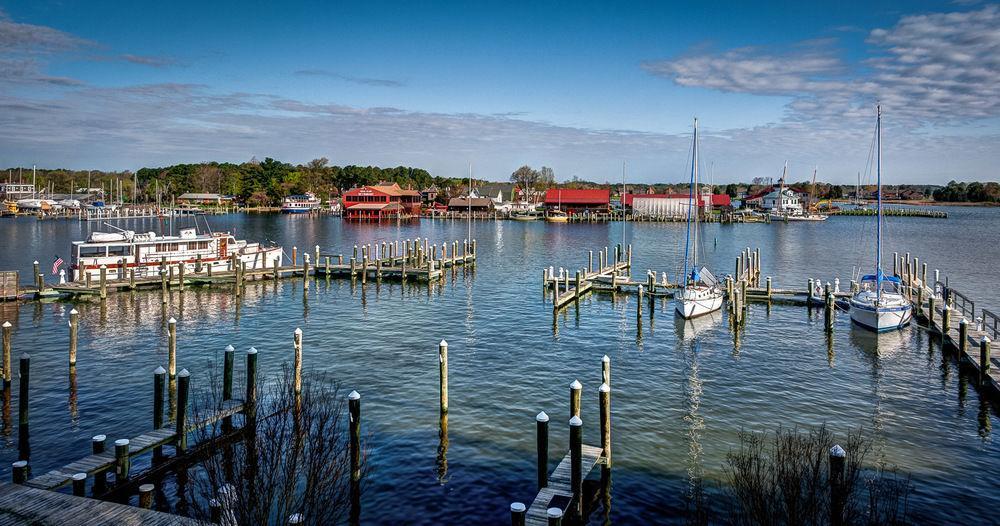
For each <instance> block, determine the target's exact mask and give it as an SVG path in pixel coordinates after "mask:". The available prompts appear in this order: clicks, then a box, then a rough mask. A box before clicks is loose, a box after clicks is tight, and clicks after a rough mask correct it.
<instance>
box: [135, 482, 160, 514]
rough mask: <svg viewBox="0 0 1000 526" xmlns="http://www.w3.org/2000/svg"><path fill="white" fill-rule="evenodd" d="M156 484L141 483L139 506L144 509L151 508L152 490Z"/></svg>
mask: <svg viewBox="0 0 1000 526" xmlns="http://www.w3.org/2000/svg"><path fill="white" fill-rule="evenodd" d="M154 489H156V486H154V485H152V484H142V485H141V486H139V507H140V508H145V509H147V510H148V509H152V507H153V490H154Z"/></svg>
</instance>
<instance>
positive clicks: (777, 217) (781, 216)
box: [771, 212, 830, 221]
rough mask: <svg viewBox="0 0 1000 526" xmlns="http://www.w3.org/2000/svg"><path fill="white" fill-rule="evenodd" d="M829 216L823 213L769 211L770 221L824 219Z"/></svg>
mask: <svg viewBox="0 0 1000 526" xmlns="http://www.w3.org/2000/svg"><path fill="white" fill-rule="evenodd" d="M829 217H830V216H826V215H823V214H791V213H776V212H772V213H771V221H826V220H827V219H828V218H829Z"/></svg>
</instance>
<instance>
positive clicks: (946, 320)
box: [941, 302, 951, 340]
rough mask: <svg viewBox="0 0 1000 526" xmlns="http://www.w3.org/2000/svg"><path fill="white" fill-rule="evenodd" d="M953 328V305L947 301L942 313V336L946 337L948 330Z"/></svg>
mask: <svg viewBox="0 0 1000 526" xmlns="http://www.w3.org/2000/svg"><path fill="white" fill-rule="evenodd" d="M950 328H951V305H948V303H947V302H946V303H945V304H944V309H942V313H941V338H942V340H943V339H944V337H945V335H946V334H948V330H949V329H950Z"/></svg>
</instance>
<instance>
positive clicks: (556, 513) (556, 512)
mask: <svg viewBox="0 0 1000 526" xmlns="http://www.w3.org/2000/svg"><path fill="white" fill-rule="evenodd" d="M545 515H546V516H548V517H552V518H553V519H557V518H559V517H562V516H563V510H561V509H559V508H549V509H547V510H545Z"/></svg>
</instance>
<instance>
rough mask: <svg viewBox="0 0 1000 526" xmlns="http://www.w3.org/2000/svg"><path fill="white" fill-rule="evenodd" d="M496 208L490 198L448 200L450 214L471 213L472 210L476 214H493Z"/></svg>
mask: <svg viewBox="0 0 1000 526" xmlns="http://www.w3.org/2000/svg"><path fill="white" fill-rule="evenodd" d="M473 194H475V192H473ZM470 201H471V203H470ZM495 208H496V206H495V203H494V201H493V200H492V199H490V198H488V197H471V198H470V197H452V198H451V199H449V200H448V211H449V212H469V211H470V210H471V211H472V213H474V214H476V213H493V210H494V209H495Z"/></svg>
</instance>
